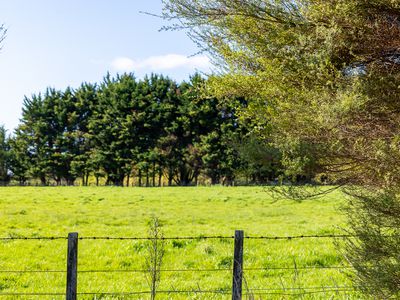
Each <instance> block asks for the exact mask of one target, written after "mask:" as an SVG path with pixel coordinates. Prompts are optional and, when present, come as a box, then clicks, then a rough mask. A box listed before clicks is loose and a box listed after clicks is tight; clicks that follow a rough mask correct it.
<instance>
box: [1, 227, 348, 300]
mask: <svg viewBox="0 0 400 300" xmlns="http://www.w3.org/2000/svg"><path fill="white" fill-rule="evenodd" d="M348 237H354V236H351V235H346V234H340V235H334V234H327V235H297V236H245V235H244V232H243V231H242V230H236V231H235V234H234V236H199V237H190V236H189V237H161V238H157V239H159V240H172V241H176V240H212V239H219V240H233V242H234V243H233V244H234V247H233V253H232V258H233V259H232V261H233V263H232V266H231V267H229V268H209V269H167V268H164V269H162V270H161V272H205V273H213V272H231V274H232V277H231V288H230V289H229V290H228V289H216V290H213V289H200V288H199V289H192V290H184V289H171V290H157V294H159V295H163V294H166V295H173V294H182V295H189V294H200V295H201V294H204V295H207V294H215V295H223V296H225V297H227V298H228V297H229V298H232V299H233V300H239V299H242V297H243V296H247V297H248V298H249V299H254V298H255V296H260V297H262V296H265V297H270V296H271V297H272V296H281V297H284V296H304V295H315V294H324V293H327V292H334V293H336V294H339V293H349V292H350V293H351V292H355V289H354V287H353V286H350V285H334V286H307V287H285V288H271V287H263V288H249V287H248V286H247V283H246V279H245V277H244V276H243V274H244V273H245V272H251V271H265V270H269V271H271V270H275V271H277V270H291V271H295V272H298V271H300V270H315V269H316V270H328V269H334V270H347V269H351V268H352V267H350V266H345V265H337V266H317V265H311V266H293V267H292V266H277V267H272V266H268V267H259V268H244V267H243V264H244V261H243V253H244V251H245V248H244V240H283V241H285V240H286V241H292V240H299V239H332V238H348ZM155 239H156V238H154V237H153V238H152V237H108V236H106V237H105V236H103V237H101V236H97V237H96V236H94V237H80V236H78V233H76V232H75V233H70V234H69V235H68V237H60V236H59V237H3V238H0V240H3V241H12V240H47V241H52V240H67V263H66V270H0V273H40V272H47V273H64V274H65V273H66V290H65V293H34V292H31V293H14V292H4V293H2V292H0V296H11V297H18V296H20V297H22V296H38V297H40V296H64V295H65V296H66V299H67V300H72V299H77V297H78V296H96V295H99V294H100V295H102V296H109V297H131V296H135V295H136V296H141V295H146V294H147V295H150V294H151V291H150V290H149V291H131V292H118V291H115V292H101V293H99V292H91V291H83V292H81V291H78V273H100V272H107V273H113V272H114V273H115V272H118V273H144V272H148V270H145V269H128V270H126V269H106V270H78V241H79V240H110V241H113V240H126V241H138V240H148V241H152V240H153V241H154V240H155ZM244 285H245V287H243V286H244ZM268 299H269V298H268Z"/></svg>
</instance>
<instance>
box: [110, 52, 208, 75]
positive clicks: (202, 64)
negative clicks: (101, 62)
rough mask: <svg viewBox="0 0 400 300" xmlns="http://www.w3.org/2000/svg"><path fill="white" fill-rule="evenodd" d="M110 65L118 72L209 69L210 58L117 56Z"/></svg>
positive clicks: (178, 55)
mask: <svg viewBox="0 0 400 300" xmlns="http://www.w3.org/2000/svg"><path fill="white" fill-rule="evenodd" d="M111 67H112V68H113V69H114V70H116V71H120V72H129V71H140V70H148V71H165V70H172V69H178V68H187V69H203V70H204V69H209V68H210V67H211V62H210V59H209V58H208V57H207V56H205V55H197V56H192V57H187V56H185V55H180V54H166V55H159V56H150V57H148V58H145V59H142V60H134V59H131V58H128V57H117V58H115V59H114V60H113V61H112V62H111Z"/></svg>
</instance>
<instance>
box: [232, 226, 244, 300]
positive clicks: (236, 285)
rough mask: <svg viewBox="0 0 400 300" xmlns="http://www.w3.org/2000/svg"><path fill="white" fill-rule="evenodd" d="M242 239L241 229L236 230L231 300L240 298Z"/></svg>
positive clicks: (239, 299)
mask: <svg viewBox="0 0 400 300" xmlns="http://www.w3.org/2000/svg"><path fill="white" fill-rule="evenodd" d="M243 239H244V232H243V230H236V231H235V249H234V256H233V282H232V300H241V299H242V279H243Z"/></svg>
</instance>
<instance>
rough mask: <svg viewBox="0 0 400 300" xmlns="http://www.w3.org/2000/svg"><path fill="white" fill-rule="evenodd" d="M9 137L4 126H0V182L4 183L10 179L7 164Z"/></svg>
mask: <svg viewBox="0 0 400 300" xmlns="http://www.w3.org/2000/svg"><path fill="white" fill-rule="evenodd" d="M9 147H10V146H9V139H8V137H7V131H6V129H5V128H4V126H0V184H6V183H7V182H8V181H9V180H10V174H9V164H10V152H9Z"/></svg>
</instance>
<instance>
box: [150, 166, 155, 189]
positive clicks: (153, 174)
mask: <svg viewBox="0 0 400 300" xmlns="http://www.w3.org/2000/svg"><path fill="white" fill-rule="evenodd" d="M151 175H152V176H153V186H156V162H155V161H153V173H152V174H151Z"/></svg>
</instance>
